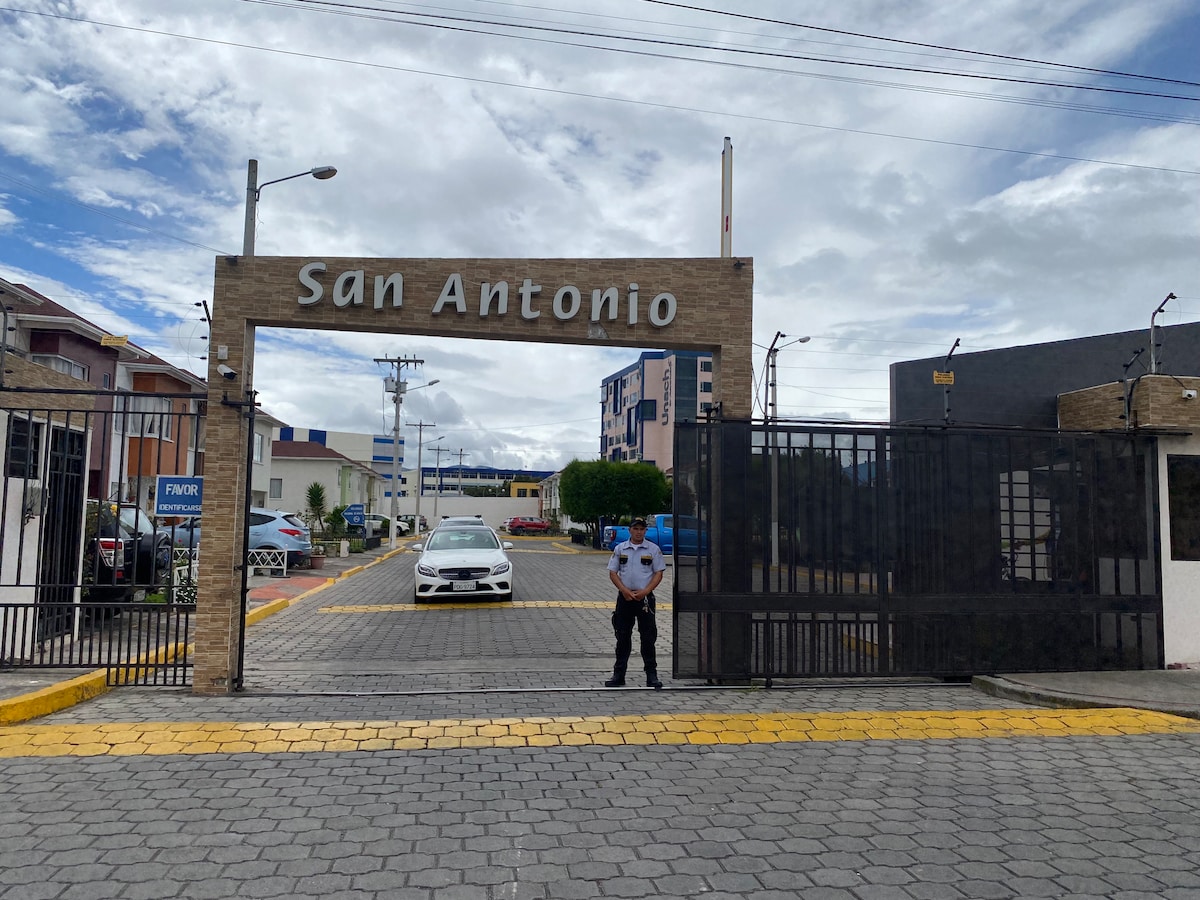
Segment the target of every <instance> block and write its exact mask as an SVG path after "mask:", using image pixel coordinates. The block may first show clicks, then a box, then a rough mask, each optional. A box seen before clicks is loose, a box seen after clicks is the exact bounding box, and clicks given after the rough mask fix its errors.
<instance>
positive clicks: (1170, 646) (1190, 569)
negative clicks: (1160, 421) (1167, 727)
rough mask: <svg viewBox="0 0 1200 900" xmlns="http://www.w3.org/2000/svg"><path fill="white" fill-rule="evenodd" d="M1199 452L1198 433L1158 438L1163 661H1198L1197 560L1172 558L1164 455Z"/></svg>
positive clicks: (1199, 582)
mask: <svg viewBox="0 0 1200 900" xmlns="http://www.w3.org/2000/svg"><path fill="white" fill-rule="evenodd" d="M1168 455H1170V456H1200V435H1187V436H1183V437H1160V438H1159V441H1158V472H1159V492H1158V504H1159V521H1160V523H1161V526H1162V576H1163V640H1164V648H1163V650H1164V652H1163V661H1164V663H1165V664H1166V665H1168V666H1170V665H1179V664H1182V665H1188V664H1191V665H1196V664H1200V561H1195V562H1193V561H1190V560H1175V559H1171V508H1170V502H1169V496H1168V492H1167V487H1168V485H1167V456H1168Z"/></svg>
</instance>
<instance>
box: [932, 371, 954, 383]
mask: <svg viewBox="0 0 1200 900" xmlns="http://www.w3.org/2000/svg"><path fill="white" fill-rule="evenodd" d="M933 383H934V384H954V373H953V372H934V373H933Z"/></svg>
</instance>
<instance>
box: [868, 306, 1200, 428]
mask: <svg viewBox="0 0 1200 900" xmlns="http://www.w3.org/2000/svg"><path fill="white" fill-rule="evenodd" d="M1156 334H1157V341H1158V344H1159V348H1158V351H1157V352H1158V359H1159V372H1160V373H1162V374H1164V375H1200V324H1187V325H1171V326H1168V327H1163V328H1158V329H1156ZM1149 338H1150V329H1149V328H1148V327H1147V328H1144V329H1142V330H1140V331H1123V332H1120V333H1118V334H1102V335H1097V336H1095V337H1086V338H1076V339H1074V340H1069V341H1052V342H1050V343H1048V344H1030V345H1028V346H1025V347H1009V348H1007V349H1003V350H984V351H982V352H979V353H962V354H955V355H954V356H953V357H951V359H950V368H951V369H952V370H953V371H954V386H953V387H952V388H951V389H950V421H951V422H953V423H955V424H959V425H1017V426H1022V427H1026V428H1057V427H1058V402H1057V398H1058V395H1059V394H1063V393H1066V392H1067V391H1076V390H1080V389H1082V388H1087V387H1094V386H1096V385H1098V384H1107V383H1109V382H1113V381H1120V380H1121V379H1122V378H1123V377H1124V376H1125V372H1124V366H1125V363H1127V362H1129V358H1130V357H1131V356H1133V354H1134V353H1135V352H1136V351H1137V350H1138V349H1140V348H1145V352H1143V353H1142V355H1141V356H1140V357H1139V358H1138V361H1137V362H1135V363H1134V364H1133V365H1132V366H1130V368H1129V375H1130V377H1133V376H1137V375H1141V374H1143V373H1144V372H1145V371H1147V369H1148V368H1149V365H1150V343H1149ZM945 362H946V357H945V356H938V357H930V358H928V359H917V360H912V361H910V362H901V363H893V364H892V366H891V408H892V422H893V423H897V424H900V423H905V424H940V423H941V422H942V421H943V420H944V417H945V394H944V391H945V389H944V388H943V387H942V386H941V385H935V384H934V383H933V372H934V370H939V371H940V370H941V369H942V368H943V366H944V365H945ZM1120 414H1121V404H1120V403H1119V402H1114V403H1113V428H1120V427H1121V425H1122V422H1121V420H1120V419H1119V418H1118V416H1119V415H1120Z"/></svg>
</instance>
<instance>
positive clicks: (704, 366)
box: [700, 359, 712, 372]
mask: <svg viewBox="0 0 1200 900" xmlns="http://www.w3.org/2000/svg"><path fill="white" fill-rule="evenodd" d="M700 371H701V372H711V371H712V360H711V359H702V360H700Z"/></svg>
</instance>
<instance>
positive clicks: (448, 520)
mask: <svg viewBox="0 0 1200 900" xmlns="http://www.w3.org/2000/svg"><path fill="white" fill-rule="evenodd" d="M486 524H487V523H486V522H484V521H483V516H442V518H441V521H440V522H438V523H437V525H435V526H434V527H435V528H445V527H446V526H447V525H451V526H458V525H486Z"/></svg>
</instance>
